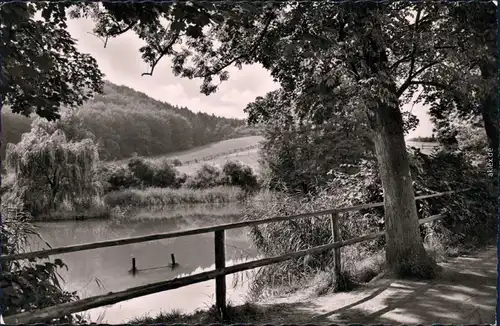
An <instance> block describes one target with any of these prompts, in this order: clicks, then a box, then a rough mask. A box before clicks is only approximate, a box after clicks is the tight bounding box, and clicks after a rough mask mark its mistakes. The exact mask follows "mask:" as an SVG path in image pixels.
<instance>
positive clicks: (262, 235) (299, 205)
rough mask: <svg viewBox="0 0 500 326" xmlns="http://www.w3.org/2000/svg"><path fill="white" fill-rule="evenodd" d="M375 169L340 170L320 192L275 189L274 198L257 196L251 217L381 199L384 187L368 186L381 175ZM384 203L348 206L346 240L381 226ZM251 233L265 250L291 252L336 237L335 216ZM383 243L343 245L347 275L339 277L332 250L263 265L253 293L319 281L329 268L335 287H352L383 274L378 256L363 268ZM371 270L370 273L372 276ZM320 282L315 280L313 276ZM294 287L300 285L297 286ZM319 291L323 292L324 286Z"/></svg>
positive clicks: (329, 283) (343, 223)
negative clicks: (368, 207) (356, 208)
mask: <svg viewBox="0 0 500 326" xmlns="http://www.w3.org/2000/svg"><path fill="white" fill-rule="evenodd" d="M374 172H375V171H374V170H368V171H367V172H366V173H364V174H363V175H361V174H360V175H355V176H349V175H339V177H338V178H337V179H335V180H334V181H332V183H331V184H330V185H329V187H328V188H326V189H323V191H320V192H319V193H318V194H317V195H315V196H306V195H304V196H299V195H293V194H276V193H274V194H272V196H273V197H275V200H274V201H273V202H267V201H256V202H255V203H254V205H253V206H252V207H250V208H249V209H248V210H247V211H246V213H245V218H246V219H249V220H253V219H257V218H266V217H271V216H274V215H280V216H284V215H285V216H286V215H293V214H298V213H304V212H311V211H319V210H325V209H329V208H333V207H344V206H353V205H357V204H362V203H368V202H378V201H381V199H380V196H381V193H380V191H379V189H377V188H373V189H371V188H367V187H366V185H367V184H371V183H372V181H373V182H374V183H375V182H376V180H377V177H376V174H375V173H374ZM382 216H383V215H382V212H381V210H380V209H371V210H364V211H361V212H346V213H343V214H341V216H340V219H339V227H340V236H341V239H343V240H346V239H350V238H354V237H358V236H361V235H364V234H370V233H374V232H377V231H380V230H381V225H380V224H379V220H380V219H381V218H382ZM250 237H251V240H252V242H253V244H254V245H255V246H256V248H257V249H258V250H259V251H260V253H261V254H263V255H264V256H267V257H269V256H278V255H282V254H285V253H288V252H293V251H299V250H305V249H309V248H312V247H316V246H320V245H324V244H327V243H330V242H332V235H331V229H330V221H329V216H319V217H310V218H302V219H296V220H292V221H284V222H279V223H269V224H265V225H261V226H258V227H254V228H252V230H251V232H250ZM382 247H383V239H382V240H372V241H367V242H363V243H359V244H356V245H352V246H348V247H344V248H341V255H342V264H343V266H342V270H343V274H342V279H341V280H340V279H339V280H336V279H334V277H333V266H334V256H333V252H332V251H327V252H323V253H319V254H315V255H311V256H306V257H302V258H298V259H293V260H289V261H286V262H283V263H279V264H274V265H269V266H265V267H263V268H261V269H260V270H259V272H258V273H257V275H256V277H255V279H254V282H253V284H252V286H251V289H250V290H251V293H250V294H251V295H252V296H253V297H254V298H255V299H256V298H258V297H260V296H262V295H269V294H270V293H266V292H265V290H268V289H273V288H282V290H283V291H286V290H287V288H289V285H293V284H300V285H301V287H303V285H304V284H307V282H313V280H314V278H315V277H318V275H319V274H323V275H324V277H323V281H324V282H323V281H322V282H323V283H325V287H327V288H329V289H332V290H334V291H341V290H349V289H351V288H352V287H353V286H354V285H355V284H356V283H361V282H366V281H368V280H369V279H370V277H373V276H374V275H377V274H378V273H379V272H380V270H381V269H382V268H383V263H380V262H378V261H373V262H365V263H364V266H365V267H364V268H363V270H358V269H357V268H356V267H357V266H359V264H358V263H359V262H361V261H363V260H364V259H365V258H366V257H371V256H373V255H375V254H377V252H379V251H380V249H381V248H382ZM367 275H368V276H367ZM313 283H314V282H313ZM290 290H291V291H294V290H298V289H294V288H293V286H292V288H291V289H290ZM318 292H321V291H320V290H318Z"/></svg>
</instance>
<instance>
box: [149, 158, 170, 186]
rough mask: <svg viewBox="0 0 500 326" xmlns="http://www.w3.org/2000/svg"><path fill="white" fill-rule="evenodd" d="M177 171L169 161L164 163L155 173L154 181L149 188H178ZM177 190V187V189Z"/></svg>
mask: <svg viewBox="0 0 500 326" xmlns="http://www.w3.org/2000/svg"><path fill="white" fill-rule="evenodd" d="M176 177H177V171H176V170H175V169H174V167H173V166H172V165H170V163H169V162H168V161H163V162H162V163H160V166H159V167H158V168H157V169H155V170H154V171H153V179H152V182H151V183H150V184H147V183H146V182H145V183H146V184H147V186H150V187H162V188H167V187H172V186H174V187H176V185H175V184H176V179H177V178H176ZM176 188H177V187H176Z"/></svg>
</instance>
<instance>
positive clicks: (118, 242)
mask: <svg viewBox="0 0 500 326" xmlns="http://www.w3.org/2000/svg"><path fill="white" fill-rule="evenodd" d="M468 190H469V189H465V190H458V191H446V192H440V193H437V194H432V195H423V196H418V197H415V200H422V199H428V198H434V197H440V196H445V195H451V194H454V193H458V192H464V191H468ZM383 206H384V203H383V202H380V203H371V204H362V205H356V206H350V207H337V208H332V209H327V210H322V211H315V212H308V213H302V214H296V215H288V216H275V217H271V218H264V219H258V220H251V221H242V222H236V223H228V224H220V225H215V226H207V227H202V228H196V229H188V230H184V231H175V232H165V233H156V234H150V235H145V236H138V237H130V238H124V239H115V240H106V241H99V242H93V243H84V244H78V245H71V246H64V247H58V248H52V249H46V250H39V251H33V252H25V253H19V254H14V255H5V256H3V255H2V256H0V262H2V261H11V260H20V259H32V258H42V257H48V256H51V255H56V254H64V253H69V252H76V251H84V250H92V249H99V248H107V247H115V246H123V245H127V244H132V243H140V242H146V241H154V240H162V239H171V238H178V237H184V236H189V235H196V234H203V233H210V232H215V231H222V230H231V229H238V228H243V227H250V226H257V225H260V224H267V223H273V222H281V221H291V220H295V219H299V218H305V217H314V216H322V215H330V214H334V213H345V212H352V211H359V210H363V209H369V208H375V207H383Z"/></svg>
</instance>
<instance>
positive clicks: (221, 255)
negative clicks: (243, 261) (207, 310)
mask: <svg viewBox="0 0 500 326" xmlns="http://www.w3.org/2000/svg"><path fill="white" fill-rule="evenodd" d="M214 233H215V237H214V244H215V269H216V270H217V269H221V268H224V267H226V248H225V241H224V240H225V239H224V230H220V231H215V232H214ZM215 307H216V308H217V311H218V312H219V313H220V315H221V317H222V318H223V319H225V318H226V276H225V275H222V276H217V277H216V278H215Z"/></svg>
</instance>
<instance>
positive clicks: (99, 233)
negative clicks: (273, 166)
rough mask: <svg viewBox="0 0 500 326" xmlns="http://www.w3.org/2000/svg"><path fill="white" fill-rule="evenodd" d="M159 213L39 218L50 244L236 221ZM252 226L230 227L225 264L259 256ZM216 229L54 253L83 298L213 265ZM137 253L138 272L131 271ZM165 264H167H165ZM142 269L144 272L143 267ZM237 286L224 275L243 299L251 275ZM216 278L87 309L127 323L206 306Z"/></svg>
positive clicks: (95, 317) (93, 315)
mask: <svg viewBox="0 0 500 326" xmlns="http://www.w3.org/2000/svg"><path fill="white" fill-rule="evenodd" d="M160 215H161V214H160V212H155V214H152V218H150V219H145V218H144V217H145V216H146V213H145V212H144V211H143V212H141V216H142V218H141V219H136V220H133V219H132V220H131V221H127V222H126V223H116V222H112V221H108V220H94V221H64V222H45V223H37V227H38V230H39V232H40V234H41V235H42V237H43V238H44V240H45V241H47V242H48V243H49V244H50V245H51V246H52V247H59V246H67V245H72V244H80V243H88V242H96V241H103V240H110V239H118V238H125V237H133V236H142V235H148V234H153V233H160V232H169V231H177V230H184V229H190V228H197V227H203V226H209V225H216V224H223V223H230V222H236V221H237V220H240V219H241V217H240V218H238V217H237V216H233V217H227V216H225V217H207V218H202V217H199V216H198V215H197V216H198V217H195V218H167V219H165V218H163V219H162V218H159V216H160ZM247 232H248V229H235V230H228V231H226V260H227V262H226V265H227V266H230V265H233V264H235V263H239V262H242V261H245V260H252V259H253V258H254V257H256V250H255V249H253V248H252V247H251V245H250V242H249V240H248V238H247ZM213 237H214V236H213V233H207V234H201V235H194V236H186V237H180V238H174V239H165V240H157V241H150V242H144V243H137V244H130V245H124V246H117V247H109V248H102V249H94V250H88V251H82V252H75V253H68V254H62V255H57V256H52V257H51V259H54V258H61V259H62V260H63V261H64V262H65V263H66V264H67V265H68V268H69V270H68V271H66V270H63V271H61V275H62V277H63V278H64V280H65V288H66V289H68V290H71V291H75V290H76V291H78V292H79V294H80V296H81V297H82V298H85V297H89V296H95V295H100V294H106V293H109V292H115V291H121V290H125V289H127V288H130V287H135V286H140V285H146V284H149V283H154V282H160V281H165V280H168V279H172V278H174V277H176V276H179V275H184V274H185V275H188V274H193V273H199V272H202V271H207V270H212V269H214V239H213ZM42 248H47V247H46V246H45V245H43V242H42V241H33V244H32V248H30V249H31V250H39V249H42ZM171 253H173V254H174V255H175V258H176V261H177V262H178V263H179V267H177V268H176V269H174V270H172V269H171V268H170V267H166V266H167V265H168V264H169V263H170V254H171ZM132 257H135V259H136V264H137V268H138V269H139V272H138V273H137V274H136V275H135V276H133V275H132V274H130V273H129V270H130V269H131V266H132V263H131V261H132ZM162 266H165V267H162ZM141 270H142V271H141ZM236 277H238V279H239V282H238V283H239V285H238V286H237V287H233V286H232V285H233V281H234V280H233V276H232V275H228V276H226V283H227V287H228V295H227V299H228V300H229V301H231V302H232V303H235V304H237V303H243V301H244V300H245V298H246V292H247V288H248V282H249V280H248V275H247V277H246V278H244V279H243V280H242V279H241V277H245V275H237V276H236ZM214 289H215V280H210V281H207V282H203V283H198V284H193V285H190V286H186V287H182V288H179V289H175V290H170V291H165V292H161V293H157V294H152V295H147V296H143V297H139V298H135V299H132V300H128V301H124V302H121V303H117V304H114V305H110V306H107V307H101V308H96V309H92V310H89V311H88V312H86V314H87V316H88V315H90V319H91V320H92V321H94V322H102V323H125V322H127V321H128V320H130V319H132V318H134V317H139V316H144V315H145V314H149V315H151V316H154V315H156V314H157V313H159V312H160V311H171V310H172V309H177V310H181V311H183V312H192V311H194V310H196V309H198V308H206V307H208V306H211V305H212V304H213V303H214V302H215V297H214Z"/></svg>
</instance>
